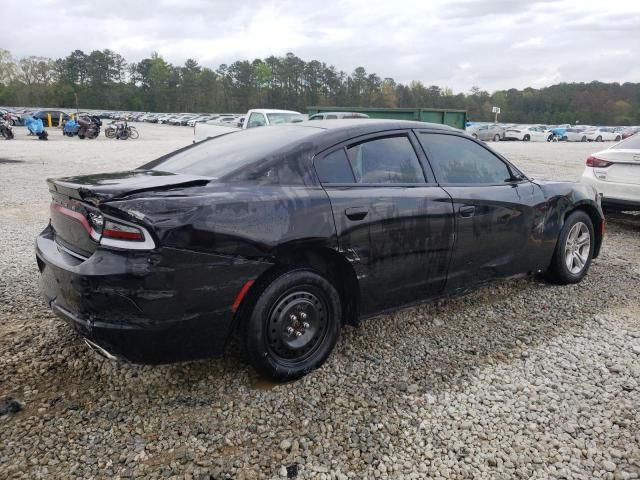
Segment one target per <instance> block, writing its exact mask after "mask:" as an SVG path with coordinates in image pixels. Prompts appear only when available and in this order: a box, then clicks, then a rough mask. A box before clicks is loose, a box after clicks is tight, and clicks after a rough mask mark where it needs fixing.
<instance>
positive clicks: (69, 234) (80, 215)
mask: <svg viewBox="0 0 640 480" xmlns="http://www.w3.org/2000/svg"><path fill="white" fill-rule="evenodd" d="M209 181H210V179H209V178H206V177H198V176H193V175H183V174H173V173H168V172H157V171H152V170H133V171H129V172H116V173H103V174H97V175H84V176H77V177H65V178H59V179H47V183H48V185H49V191H50V192H51V196H52V201H51V226H52V228H53V230H54V232H55V238H56V241H57V242H58V244H59V245H61V246H62V247H63V248H65V249H66V250H67V251H68V253H70V254H72V255H73V254H76V255H79V256H81V257H89V256H91V254H92V253H93V252H94V251H95V250H96V248H97V247H98V244H99V241H100V236H101V224H102V220H103V216H102V212H101V211H100V204H102V203H105V202H108V201H110V200H115V199H120V198H123V197H126V196H127V195H132V194H135V193H140V192H145V191H158V190H170V189H174V188H186V187H191V186H200V185H206V184H207V183H209Z"/></svg>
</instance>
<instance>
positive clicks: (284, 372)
mask: <svg viewBox="0 0 640 480" xmlns="http://www.w3.org/2000/svg"><path fill="white" fill-rule="evenodd" d="M253 289H255V292H252V294H251V295H250V297H251V298H247V299H246V300H247V302H246V305H244V306H243V307H242V311H241V312H239V313H240V315H239V317H240V321H241V322H242V327H241V331H240V334H241V335H242V337H241V342H242V343H243V345H244V350H245V353H246V356H247V358H248V360H249V363H250V364H251V366H252V367H253V368H254V369H255V370H256V371H258V373H260V374H261V375H264V376H265V377H268V378H270V379H272V380H275V381H288V380H295V379H297V378H300V377H302V376H304V375H306V374H307V373H309V372H311V371H312V370H315V369H316V368H318V367H320V366H321V365H322V364H323V363H324V362H325V361H326V360H327V358H328V357H329V355H330V354H331V352H332V351H333V348H334V346H335V344H336V342H337V340H338V337H339V334H340V327H341V325H342V310H341V306H340V296H339V295H338V292H337V291H336V289H335V288H334V286H333V285H332V284H331V283H330V282H329V281H328V280H327V279H326V278H325V277H323V276H322V275H320V274H319V273H318V272H316V271H314V270H311V269H308V268H296V269H291V270H286V271H284V272H283V271H280V272H275V273H274V274H272V275H269V276H268V277H265V278H264V279H263V280H261V281H259V282H257V283H256V285H254V287H253ZM253 289H252V290H253Z"/></svg>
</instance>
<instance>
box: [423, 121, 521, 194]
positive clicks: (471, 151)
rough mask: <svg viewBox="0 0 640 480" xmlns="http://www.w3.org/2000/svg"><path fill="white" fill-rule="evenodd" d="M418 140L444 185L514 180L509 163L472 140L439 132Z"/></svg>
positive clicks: (426, 134) (494, 182)
mask: <svg viewBox="0 0 640 480" xmlns="http://www.w3.org/2000/svg"><path fill="white" fill-rule="evenodd" d="M418 138H419V139H420V142H421V143H422V144H423V145H424V146H425V148H426V150H427V153H428V156H429V162H430V163H431V166H432V167H433V169H434V171H435V174H436V176H437V177H438V181H439V182H440V183H460V184H491V185H495V184H501V183H505V182H507V181H509V180H510V179H511V172H510V170H509V167H508V166H507V164H506V163H504V162H503V161H502V160H500V159H499V158H498V157H496V156H495V155H493V154H492V153H491V152H490V151H488V150H487V149H486V148H484V147H482V146H480V145H478V144H477V143H476V142H474V141H473V140H471V139H467V138H464V137H459V136H456V135H446V134H439V133H420V134H419V135H418Z"/></svg>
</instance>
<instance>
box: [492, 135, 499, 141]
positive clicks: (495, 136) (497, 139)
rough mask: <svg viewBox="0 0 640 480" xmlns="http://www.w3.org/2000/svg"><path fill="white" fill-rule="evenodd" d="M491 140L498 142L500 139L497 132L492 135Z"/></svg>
mask: <svg viewBox="0 0 640 480" xmlns="http://www.w3.org/2000/svg"><path fill="white" fill-rule="evenodd" d="M493 141H494V142H499V141H500V135H498V134H497V133H496V134H495V135H494V136H493Z"/></svg>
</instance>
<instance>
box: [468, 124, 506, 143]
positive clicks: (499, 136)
mask: <svg viewBox="0 0 640 480" xmlns="http://www.w3.org/2000/svg"><path fill="white" fill-rule="evenodd" d="M506 131H507V129H506V127H504V126H503V125H498V124H495V123H494V124H489V125H474V126H472V127H469V128H467V133H469V134H470V135H471V136H472V137H473V138H477V139H478V140H485V141H486V140H493V141H494V142H499V141H500V140H503V139H504V136H505V132H506Z"/></svg>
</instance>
